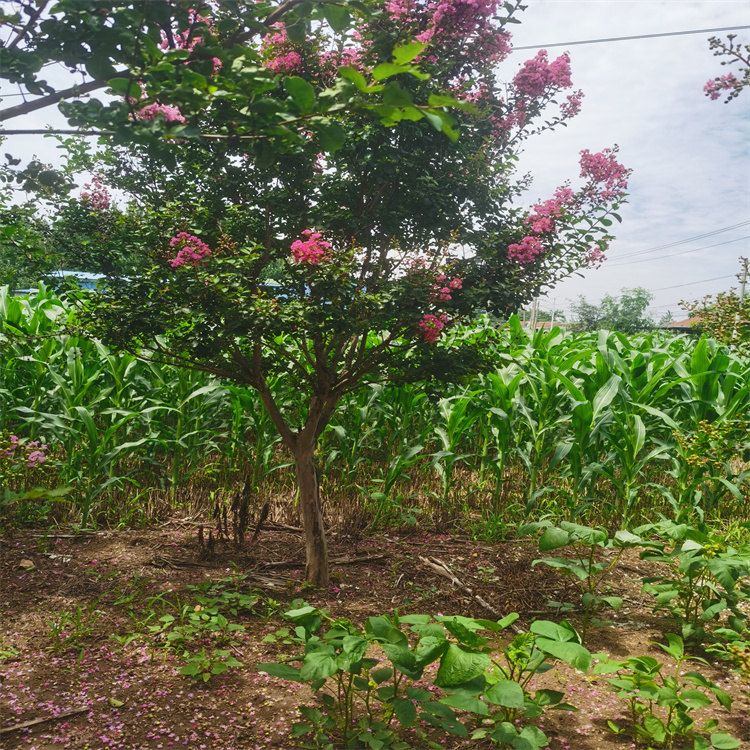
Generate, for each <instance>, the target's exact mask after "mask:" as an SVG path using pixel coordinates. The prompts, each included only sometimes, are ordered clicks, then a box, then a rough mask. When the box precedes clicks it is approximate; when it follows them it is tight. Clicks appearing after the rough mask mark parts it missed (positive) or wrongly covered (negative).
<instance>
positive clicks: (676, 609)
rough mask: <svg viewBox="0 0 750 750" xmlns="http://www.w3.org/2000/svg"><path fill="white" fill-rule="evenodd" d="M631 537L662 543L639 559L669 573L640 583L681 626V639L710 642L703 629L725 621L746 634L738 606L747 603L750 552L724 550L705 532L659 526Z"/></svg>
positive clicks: (642, 529) (744, 617) (672, 525)
mask: <svg viewBox="0 0 750 750" xmlns="http://www.w3.org/2000/svg"><path fill="white" fill-rule="evenodd" d="M636 531H637V532H638V533H639V534H641V535H643V536H646V535H655V536H657V537H661V539H658V540H657V541H655V542H652V543H651V545H650V546H651V547H652V549H647V550H645V551H643V552H642V553H641V558H643V559H644V560H652V561H654V562H660V563H664V564H665V565H666V566H667V567H668V570H669V572H668V573H663V574H660V575H657V576H649V577H647V578H644V579H643V590H644V591H645V592H647V593H649V594H652V595H653V596H654V599H655V605H656V607H658V608H662V609H666V610H667V611H669V612H670V613H671V614H672V616H673V617H675V618H676V619H677V620H679V621H680V623H681V624H682V635H683V638H685V639H690V640H694V641H695V640H703V639H706V638H708V637H710V635H711V634H710V633H709V632H706V627H707V626H708V625H709V624H710V623H716V622H717V621H719V619H720V618H724V617H726V618H727V620H726V622H727V624H728V626H729V627H730V628H731V629H732V630H734V631H736V632H743V631H744V630H745V629H746V625H745V621H746V620H747V614H746V613H745V612H743V611H742V609H741V607H740V604H741V603H742V602H746V601H748V600H750V550H749V549H748V548H747V547H745V548H742V549H739V550H738V549H735V548H734V547H731V546H728V545H727V544H726V543H725V542H724V540H723V539H722V537H721V536H720V535H718V534H715V533H712V532H711V531H710V530H709V529H708V528H707V527H705V526H703V525H701V527H700V528H695V527H691V526H688V525H687V524H675V523H674V522H672V521H662V522H660V523H658V524H649V525H647V526H643V527H640V528H638V529H636Z"/></svg>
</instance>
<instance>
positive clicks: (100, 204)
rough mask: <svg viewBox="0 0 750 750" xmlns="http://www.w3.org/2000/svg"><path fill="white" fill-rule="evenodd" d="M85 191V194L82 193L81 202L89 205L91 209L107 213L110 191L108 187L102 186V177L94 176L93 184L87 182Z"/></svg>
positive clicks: (84, 187)
mask: <svg viewBox="0 0 750 750" xmlns="http://www.w3.org/2000/svg"><path fill="white" fill-rule="evenodd" d="M83 189H84V191H85V192H82V193H81V200H82V201H83V202H84V203H88V204H89V205H90V206H91V208H94V209H96V210H98V211H106V210H107V209H108V208H109V204H110V199H109V191H108V190H107V186H106V185H103V184H102V177H101V175H98V174H97V175H94V178H93V179H92V180H91V182H87V183H86V184H85V185H84V186H83Z"/></svg>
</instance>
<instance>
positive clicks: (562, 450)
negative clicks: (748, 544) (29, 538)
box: [0, 287, 750, 538]
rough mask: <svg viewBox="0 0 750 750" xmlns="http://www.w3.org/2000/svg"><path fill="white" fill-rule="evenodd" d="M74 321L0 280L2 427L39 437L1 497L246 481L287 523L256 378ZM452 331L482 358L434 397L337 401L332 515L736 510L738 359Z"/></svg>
mask: <svg viewBox="0 0 750 750" xmlns="http://www.w3.org/2000/svg"><path fill="white" fill-rule="evenodd" d="M72 323H73V312H72V311H71V309H69V308H68V307H67V306H66V305H65V304H64V303H63V302H62V301H61V300H60V299H58V298H57V297H56V296H55V294H54V293H53V292H51V291H50V290H48V289H46V288H44V287H42V288H41V289H40V291H39V293H38V294H37V295H35V296H32V297H30V298H29V297H26V298H14V297H12V296H10V294H9V293H8V290H7V288H5V289H0V325H1V328H0V332H2V338H1V339H0V435H1V434H5V435H9V434H14V435H17V436H19V438H21V439H25V440H29V441H32V440H39V441H40V442H43V443H45V444H47V445H48V450H49V458H48V460H47V461H46V462H45V463H44V464H43V465H42V466H37V467H35V468H33V469H28V470H27V471H26V473H25V474H24V475H22V476H20V477H18V478H16V480H14V482H11V483H10V484H12V485H13V486H6V487H4V488H3V491H4V498H5V499H4V500H3V494H2V492H0V503H2V508H3V512H4V513H11V512H12V513H14V514H15V515H16V517H17V520H19V519H20V520H21V521H23V519H24V517H28V519H29V520H33V517H34V513H35V512H37V511H38V508H37V507H35V505H34V503H28V502H27V503H24V502H21V501H18V500H17V498H18V494H17V493H18V492H20V491H21V490H22V489H26V490H28V489H29V488H31V487H33V486H43V487H46V488H48V489H51V488H53V487H66V488H68V489H67V490H66V491H65V494H64V495H61V498H62V499H61V502H60V503H56V504H55V507H54V508H52V509H51V510H50V508H49V507H45V512H51V513H52V514H53V515H55V514H57V515H58V516H65V517H67V518H72V519H75V518H78V519H80V518H81V517H83V518H84V519H88V518H89V517H90V518H91V519H92V520H94V521H95V522H98V523H102V524H114V525H117V524H122V525H132V524H145V523H148V522H149V521H151V520H153V519H155V518H161V517H164V516H169V515H175V514H183V515H184V514H185V513H186V512H199V511H200V510H202V509H206V508H208V507H213V506H214V505H215V504H216V503H217V502H218V503H220V504H226V503H228V502H229V500H230V498H231V497H232V495H233V494H234V493H235V492H236V491H237V489H238V487H247V488H249V489H250V491H251V492H252V496H253V498H254V502H255V503H257V504H258V506H260V505H261V504H262V503H264V502H267V501H268V502H271V504H272V507H273V509H274V514H275V516H276V518H277V519H278V520H285V521H288V522H295V503H294V501H295V496H294V492H295V490H294V486H295V485H294V477H293V471H292V469H291V468H290V466H291V464H290V460H289V457H288V456H287V455H286V454H285V453H284V451H283V450H282V447H281V445H280V441H279V437H278V435H277V434H276V431H275V429H274V427H273V425H272V423H271V421H270V419H269V418H268V416H267V414H266V412H265V410H264V409H263V407H262V405H261V403H260V399H259V397H258V396H257V394H256V393H255V392H254V391H253V390H250V389H243V388H238V387H235V386H227V385H224V384H222V383H221V382H220V381H218V380H216V379H214V378H212V377H211V376H209V375H207V374H204V373H200V372H193V371H188V370H181V369H178V368H175V367H172V366H167V365H160V364H155V363H153V362H151V363H149V362H143V361H139V360H138V359H136V358H135V357H134V356H132V355H124V354H113V353H112V352H110V351H109V350H108V349H107V348H106V347H104V346H103V345H101V344H100V343H98V342H96V341H90V340H86V339H83V338H80V337H77V336H76V335H74V334H73V333H71V331H73V327H72V325H70V324H72ZM67 329H70V330H67ZM488 332H490V333H491V334H492V335H490V336H487V334H488ZM452 335H453V336H455V337H471V336H487V342H488V346H490V347H492V351H493V352H494V355H495V357H496V363H497V364H496V368H495V369H494V371H490V372H487V373H484V374H481V375H477V376H475V377H473V378H472V379H471V380H469V381H467V382H465V383H463V384H461V385H453V386H450V387H446V388H442V389H441V390H440V391H439V392H437V393H436V392H435V387H434V386H430V385H429V384H409V385H403V386H384V385H383V386H381V385H375V386H370V387H365V388H363V389H361V390H360V391H359V392H358V393H356V394H354V395H352V396H351V397H349V398H348V399H347V400H346V401H345V402H344V403H342V404H341V407H340V408H339V411H338V413H337V415H336V416H335V417H334V419H333V421H332V422H331V424H330V425H329V427H328V428H327V430H326V432H325V433H324V435H323V437H322V439H321V443H320V450H319V456H318V465H319V476H320V483H321V492H322V495H323V497H324V498H325V500H324V503H325V510H326V513H327V515H328V517H329V520H330V521H331V522H333V523H340V524H342V525H343V526H345V527H349V528H352V529H362V528H364V527H365V526H369V527H370V528H372V527H376V526H384V525H396V526H400V525H414V524H416V523H417V522H419V521H420V519H421V518H424V519H427V520H429V522H430V523H434V524H436V525H438V527H439V526H440V525H446V524H451V525H454V526H455V525H456V524H459V525H461V526H463V527H464V528H465V529H466V530H467V531H469V532H471V533H473V534H474V535H475V536H477V537H481V538H498V537H500V536H502V535H503V534H504V533H505V529H506V528H508V527H512V526H514V525H515V524H516V523H518V521H520V520H522V519H524V518H529V517H531V516H534V517H539V516H540V515H541V514H545V513H547V514H551V515H552V516H554V517H557V518H566V519H574V518H575V519H583V520H587V521H589V522H599V523H604V524H605V525H606V524H609V525H613V526H614V527H616V528H620V527H621V526H624V525H627V524H629V523H633V522H636V521H642V520H645V519H651V518H654V517H655V516H656V514H657V513H659V512H661V513H664V514H668V515H670V517H673V518H674V517H676V518H683V519H688V518H694V517H696V516H697V517H698V518H701V517H703V516H704V515H705V514H710V516H711V517H712V518H723V519H727V520H731V519H739V520H743V519H746V518H747V517H748V515H750V514H749V513H748V498H749V497H750V492H749V490H748V482H750V464H748V463H746V461H748V460H750V438H749V437H748V432H747V423H746V420H747V416H748V410H749V409H750V361H748V360H747V359H745V358H743V357H741V356H739V355H737V354H735V353H733V352H732V351H730V350H728V349H727V348H726V347H723V346H721V345H720V344H718V343H717V342H716V341H714V340H711V339H706V338H702V339H696V338H693V337H685V336H673V335H668V334H664V333H661V332H657V333H652V334H648V335H641V336H635V337H630V336H625V335H622V334H618V333H611V332H606V331H600V332H599V333H598V334H579V335H570V334H566V333H563V332H561V331H560V330H558V329H554V330H553V331H551V332H538V333H537V334H536V335H534V336H533V338H529V336H528V335H527V334H526V333H525V332H524V331H522V330H521V328H520V325H519V323H518V321H517V319H512V320H511V321H510V323H509V324H508V325H507V326H505V327H503V328H502V329H499V331H497V330H495V329H493V328H492V327H491V326H490V324H489V322H487V321H483V322H480V323H478V324H477V325H475V326H473V327H467V328H464V329H461V330H459V331H457V332H454V333H453V334H452ZM272 385H273V389H274V393H275V395H276V397H277V401H278V403H280V404H282V405H283V408H284V409H287V410H295V409H296V410H300V411H301V410H303V409H304V405H303V404H299V403H297V401H296V390H295V387H294V383H293V382H289V381H288V380H284V379H283V378H280V379H279V380H277V381H276V382H275V383H273V384H272ZM37 505H38V503H37Z"/></svg>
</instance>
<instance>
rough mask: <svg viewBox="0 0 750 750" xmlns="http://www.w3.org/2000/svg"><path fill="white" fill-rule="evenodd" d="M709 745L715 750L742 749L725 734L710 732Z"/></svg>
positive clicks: (733, 739)
mask: <svg viewBox="0 0 750 750" xmlns="http://www.w3.org/2000/svg"><path fill="white" fill-rule="evenodd" d="M711 744H712V745H713V746H714V747H715V748H716V750H734V748H736V747H742V743H741V742H740V741H739V740H736V739H735V738H734V737H732V736H731V735H729V734H726V733H725V732H712V733H711Z"/></svg>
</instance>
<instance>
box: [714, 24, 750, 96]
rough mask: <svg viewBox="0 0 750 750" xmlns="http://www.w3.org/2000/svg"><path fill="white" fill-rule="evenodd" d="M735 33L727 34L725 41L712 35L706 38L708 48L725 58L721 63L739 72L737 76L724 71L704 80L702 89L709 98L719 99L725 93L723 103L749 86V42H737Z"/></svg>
mask: <svg viewBox="0 0 750 750" xmlns="http://www.w3.org/2000/svg"><path fill="white" fill-rule="evenodd" d="M736 38H737V34H728V35H727V38H726V41H724V40H723V39H719V38H718V37H715V36H712V37H711V38H710V39H709V40H708V45H709V49H712V50H713V52H714V55H715V56H716V57H724V58H727V59H725V60H722V61H721V64H722V65H734V66H736V67H735V68H734V71H735V72H737V73H739V74H740V77H739V78H738V77H737V76H736V75H735V74H734V73H726V74H725V75H723V76H717V77H716V78H712V79H711V80H710V81H707V82H706V85H705V86H704V87H703V91H704V92H705V94H706V96H707V97H709V99H714V100H716V99H721V97H722V96H724V95H725V94H726V97H727V98H726V99H725V100H724V103H725V104H728V103H729V102H731V101H732V99H736V98H737V97H738V96H739V95H740V93H741V92H742V89H744V88H747V87H748V86H750V44H737V43H735V41H734V40H735V39H736Z"/></svg>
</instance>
